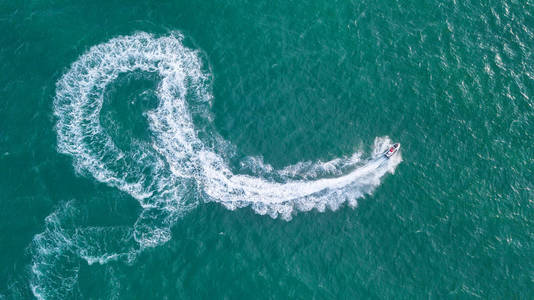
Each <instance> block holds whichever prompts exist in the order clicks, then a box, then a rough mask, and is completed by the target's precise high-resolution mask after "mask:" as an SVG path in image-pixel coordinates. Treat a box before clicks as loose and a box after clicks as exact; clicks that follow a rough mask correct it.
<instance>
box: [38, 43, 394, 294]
mask: <svg viewBox="0 0 534 300" xmlns="http://www.w3.org/2000/svg"><path fill="white" fill-rule="evenodd" d="M137 71H142V72H155V73H157V74H158V75H159V78H160V79H161V80H160V82H159V85H158V87H157V91H156V92H157V93H156V94H157V97H158V99H159V103H158V106H157V107H156V108H155V109H153V110H150V111H148V112H147V113H146V116H147V120H148V125H149V129H150V131H151V133H152V136H151V138H150V140H149V141H145V142H142V141H137V142H136V143H134V144H133V145H132V147H130V148H129V149H128V150H126V149H121V148H120V147H119V146H118V145H117V144H116V143H115V142H114V140H113V138H112V137H111V135H110V134H109V133H108V132H107V131H106V129H105V128H104V127H103V126H102V125H101V123H100V110H101V109H102V105H103V102H104V93H105V90H106V88H107V87H108V86H109V85H110V83H112V82H113V81H114V80H115V79H117V77H118V76H119V75H120V74H122V73H127V72H137ZM210 89H211V75H210V74H209V72H208V68H206V67H204V66H203V64H202V59H201V53H200V52H198V51H195V50H191V49H189V48H187V47H185V46H184V45H183V36H182V35H181V34H179V33H172V34H171V35H169V36H165V37H154V36H152V35H150V34H147V33H137V34H134V35H131V36H121V37H117V38H114V39H111V40H110V41H108V42H106V43H103V44H99V45H96V46H94V47H92V48H91V49H89V51H87V52H86V53H85V54H83V55H82V56H81V57H80V58H79V59H78V60H77V61H75V62H74V63H73V64H72V65H71V67H70V69H69V71H68V72H67V73H65V74H64V75H63V77H62V78H61V79H60V80H59V81H58V83H57V94H56V98H55V100H54V114H55V116H56V117H57V119H58V120H57V126H56V130H57V135H58V151H59V152H61V153H65V154H69V155H71V156H72V158H73V165H74V167H75V169H76V171H77V172H78V173H80V174H83V175H88V176H92V177H93V178H95V179H96V180H98V181H100V182H103V183H106V184H108V185H110V186H113V187H116V188H117V189H119V190H121V191H123V192H126V193H128V194H130V195H131V196H132V197H134V198H135V199H137V200H138V201H139V203H140V205H141V206H142V207H143V211H142V213H141V214H140V216H139V218H138V220H137V222H136V223H135V225H134V228H133V230H132V231H131V232H130V233H129V234H130V235H129V236H128V239H127V240H128V242H125V243H123V244H122V245H118V244H112V243H107V242H105V237H99V233H98V232H99V231H98V230H91V229H85V230H83V231H74V232H75V234H74V233H73V232H72V231H70V230H67V229H64V226H60V225H57V224H60V222H59V221H57V220H58V219H57V216H56V214H57V213H54V214H52V215H51V216H49V217H48V218H47V226H49V225H48V224H50V225H51V226H53V228H48V229H47V230H45V232H43V233H42V234H40V235H37V236H36V237H35V238H34V249H35V250H34V252H33V254H34V260H33V261H34V267H33V268H32V273H33V274H34V276H33V278H32V282H31V286H32V288H33V291H34V295H36V296H37V297H40V296H39V295H42V294H43V293H44V294H46V293H49V292H50V291H53V290H58V291H63V290H64V289H66V290H71V289H72V287H73V285H74V282H75V281H76V277H77V263H76V262H75V261H74V260H73V259H72V256H78V257H79V258H83V259H85V260H86V261H87V262H88V263H93V262H99V263H105V262H107V261H108V260H109V259H116V258H117V257H122V256H125V255H126V256H128V257H129V258H128V259H129V260H130V259H131V257H132V256H135V253H138V252H139V251H142V249H143V248H146V247H154V246H157V245H160V244H162V243H165V242H166V241H168V240H169V239H170V238H171V231H170V228H171V226H172V225H173V224H174V223H175V222H176V221H177V220H178V218H179V217H180V216H181V215H182V214H183V213H185V212H186V211H187V210H189V209H192V208H194V207H195V206H196V205H198V203H200V202H202V201H204V202H205V201H215V202H219V203H221V204H222V205H224V206H225V207H227V208H229V209H235V208H239V207H245V206H250V207H251V208H252V209H253V210H254V211H255V212H257V213H259V214H268V215H270V216H271V217H273V218H276V217H278V216H281V217H282V218H284V219H286V220H289V219H290V218H291V217H292V216H293V215H294V214H295V213H296V212H297V211H308V210H311V209H314V208H316V209H317V210H319V211H324V210H325V209H326V208H330V209H332V210H335V209H337V208H338V207H339V206H340V205H341V204H343V203H345V202H346V203H348V204H349V205H350V206H356V205H357V199H358V198H361V197H364V196H365V195H366V194H369V193H372V191H373V190H374V189H375V188H376V187H377V186H378V185H379V184H380V179H381V177H382V176H383V175H384V174H386V173H387V172H390V173H393V172H394V170H395V168H396V166H397V165H398V164H399V163H400V162H401V160H402V158H401V156H400V153H399V154H397V155H396V156H394V157H393V158H391V159H389V160H387V159H385V158H384V157H383V155H382V154H381V153H382V152H383V151H384V150H385V149H386V148H387V146H388V145H389V144H390V143H391V141H390V140H389V139H388V138H387V137H379V138H376V139H375V145H374V148H373V154H372V156H371V158H370V159H367V160H362V159H361V157H362V153H360V152H356V153H354V154H353V155H351V156H349V157H344V158H337V159H334V160H331V161H328V162H321V161H318V162H299V163H297V164H295V165H291V166H288V167H286V168H284V169H282V170H275V169H274V168H272V167H271V166H270V165H268V164H264V163H263V161H262V159H261V158H260V157H246V158H244V159H241V160H240V165H241V167H242V171H245V172H246V173H247V174H249V175H243V174H239V173H236V172H234V170H232V169H231V168H230V163H229V162H230V160H238V156H237V154H236V153H237V151H235V147H234V146H232V145H231V144H230V143H229V142H227V141H225V140H224V139H223V138H222V137H221V136H220V135H218V134H217V132H216V131H215V130H214V129H213V126H212V122H211V120H212V119H213V117H212V115H211V113H210V106H211V101H212V98H213V97H212V95H211V91H210ZM193 120H195V122H193ZM201 137H202V138H201ZM102 239H104V240H102ZM131 241H134V243H136V245H132V243H131ZM92 245H105V247H104V246H98V247H96V248H95V247H94V246H92ZM119 253H120V254H119ZM65 264H66V267H67V269H68V270H70V271H69V272H70V273H69V274H71V275H72V276H70V277H69V278H68V279H65V278H59V277H58V276H59V273H58V274H56V272H55V270H56V268H62V266H63V265H65ZM57 282H59V283H57ZM62 282H63V283H64V285H63V286H57V284H60V285H61V284H62ZM56 283H57V284H56ZM47 291H48V292H47Z"/></svg>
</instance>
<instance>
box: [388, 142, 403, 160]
mask: <svg viewBox="0 0 534 300" xmlns="http://www.w3.org/2000/svg"><path fill="white" fill-rule="evenodd" d="M399 149H400V143H395V144H393V146H391V147H389V149H388V150H386V152H384V155H385V156H386V157H387V158H390V157H392V156H393V155H394V154H395V153H397V151H399Z"/></svg>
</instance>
